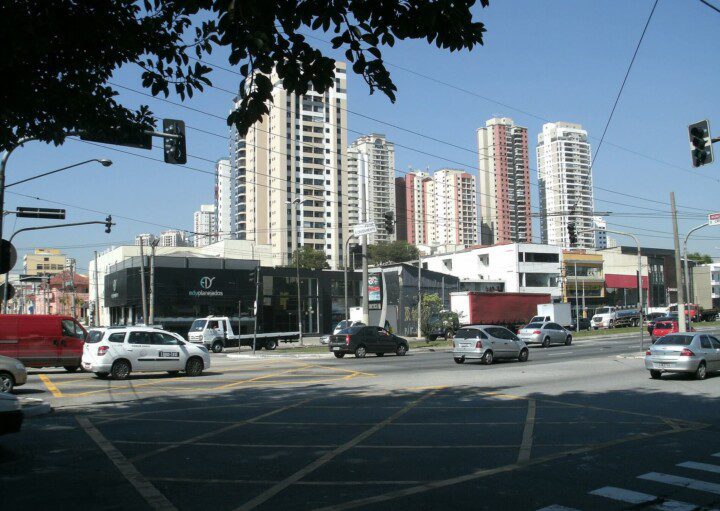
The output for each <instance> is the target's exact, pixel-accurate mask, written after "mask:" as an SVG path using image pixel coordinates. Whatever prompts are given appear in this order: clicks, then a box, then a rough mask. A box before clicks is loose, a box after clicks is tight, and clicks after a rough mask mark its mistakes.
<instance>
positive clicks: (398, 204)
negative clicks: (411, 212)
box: [395, 177, 408, 241]
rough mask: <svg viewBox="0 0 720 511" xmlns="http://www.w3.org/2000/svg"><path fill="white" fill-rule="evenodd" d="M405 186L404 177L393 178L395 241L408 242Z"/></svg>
mask: <svg viewBox="0 0 720 511" xmlns="http://www.w3.org/2000/svg"><path fill="white" fill-rule="evenodd" d="M407 219H408V214H407V185H406V180H405V178H404V177H396V178H395V239H396V240H398V241H407V240H408V221H407Z"/></svg>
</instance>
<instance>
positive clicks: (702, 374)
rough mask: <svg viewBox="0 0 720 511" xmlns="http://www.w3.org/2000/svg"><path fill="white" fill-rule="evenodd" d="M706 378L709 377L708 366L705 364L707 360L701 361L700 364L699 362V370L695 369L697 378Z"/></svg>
mask: <svg viewBox="0 0 720 511" xmlns="http://www.w3.org/2000/svg"><path fill="white" fill-rule="evenodd" d="M705 378H707V366H706V365H705V362H700V364H698V368H697V371H695V379H696V380H704V379H705Z"/></svg>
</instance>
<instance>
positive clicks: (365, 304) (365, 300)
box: [360, 166, 382, 326]
mask: <svg viewBox="0 0 720 511" xmlns="http://www.w3.org/2000/svg"><path fill="white" fill-rule="evenodd" d="M365 172H366V173H367V172H368V169H367V166H366V168H365ZM366 177H368V176H366ZM366 186H367V182H366V181H365V180H364V179H363V180H361V185H360V212H361V213H360V215H361V216H362V223H363V224H364V223H367V216H368V215H367V204H365V187H366ZM361 238H362V318H363V319H362V321H363V323H365V324H366V325H369V324H370V300H369V297H368V257H367V255H368V251H367V235H365V236H361ZM381 326H382V325H381Z"/></svg>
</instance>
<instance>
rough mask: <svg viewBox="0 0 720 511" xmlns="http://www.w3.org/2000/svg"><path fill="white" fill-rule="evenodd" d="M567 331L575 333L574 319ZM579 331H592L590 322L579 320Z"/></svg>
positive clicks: (588, 319) (588, 320)
mask: <svg viewBox="0 0 720 511" xmlns="http://www.w3.org/2000/svg"><path fill="white" fill-rule="evenodd" d="M568 330H570V331H571V332H576V331H577V322H576V321H575V319H574V318H573V320H572V323H570V326H569V327H568ZM580 330H592V321H590V318H582V317H581V318H580Z"/></svg>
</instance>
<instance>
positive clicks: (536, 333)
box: [533, 330, 542, 335]
mask: <svg viewBox="0 0 720 511" xmlns="http://www.w3.org/2000/svg"><path fill="white" fill-rule="evenodd" d="M541 333H542V332H541V331H540V330H535V331H534V332H533V335H540V334H541Z"/></svg>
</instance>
